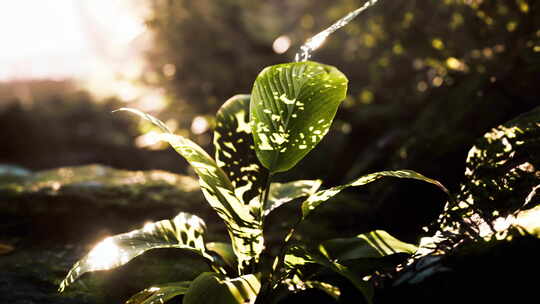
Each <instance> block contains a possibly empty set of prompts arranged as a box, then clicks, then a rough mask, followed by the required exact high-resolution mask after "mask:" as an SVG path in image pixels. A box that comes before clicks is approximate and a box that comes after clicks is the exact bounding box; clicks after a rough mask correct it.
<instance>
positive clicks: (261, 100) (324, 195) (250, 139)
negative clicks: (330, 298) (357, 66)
mask: <svg viewBox="0 0 540 304" xmlns="http://www.w3.org/2000/svg"><path fill="white" fill-rule="evenodd" d="M346 84H347V78H346V77H345V76H344V75H343V74H342V73H341V72H339V71H338V70H337V69H336V68H334V67H330V66H326V65H322V64H319V63H316V62H297V63H289V64H280V65H277V66H271V67H269V68H266V69H264V70H263V71H262V72H261V73H260V75H259V76H258V77H257V79H256V81H255V84H254V87H253V91H252V94H251V97H250V96H249V95H237V96H234V97H232V98H231V99H229V100H228V101H227V102H226V103H225V104H224V105H223V107H222V108H221V110H220V111H219V112H218V114H217V116H216V119H217V127H216V131H215V141H214V143H215V148H216V155H215V158H212V157H211V156H209V155H208V154H207V153H206V152H205V151H204V150H203V149H202V148H200V147H199V146H198V145H197V144H195V143H194V142H192V141H190V140H189V139H187V138H184V137H181V136H177V135H174V134H173V133H171V132H170V131H169V129H168V128H167V126H166V125H165V124H164V123H162V122H161V121H160V120H158V119H157V118H155V117H153V116H150V115H148V114H145V113H142V112H140V111H138V110H135V109H129V108H122V109H120V110H121V111H127V112H131V113H134V114H136V115H138V116H140V117H142V118H144V119H146V120H148V121H150V122H152V123H153V124H155V125H156V126H157V127H158V128H160V129H161V132H162V133H161V134H160V139H161V140H164V141H167V142H168V143H169V144H170V145H171V146H172V147H173V148H174V149H175V150H176V151H177V152H178V153H179V154H180V155H181V156H183V157H184V158H185V159H186V160H187V161H188V163H190V165H191V166H192V167H193V169H194V170H195V172H196V173H197V175H198V176H199V183H200V186H201V189H202V191H203V193H204V196H205V198H206V200H207V201H208V203H209V204H210V206H211V207H212V208H213V209H214V210H215V211H216V212H217V214H218V215H219V216H220V217H221V219H222V220H223V221H224V223H225V225H226V227H227V230H228V232H229V236H230V239H231V244H230V245H227V244H226V243H205V241H204V231H205V224H204V222H203V221H202V220H201V219H200V218H198V217H196V216H194V215H190V214H186V213H180V214H179V215H178V216H177V217H175V218H174V219H173V220H171V221H169V220H164V221H159V222H156V223H153V224H147V225H146V226H145V227H144V228H142V229H139V230H135V231H132V232H129V233H126V234H121V235H117V236H114V237H111V238H107V239H105V240H104V241H102V242H101V243H99V244H98V245H97V246H96V247H95V248H94V249H93V250H92V251H90V253H89V254H88V255H87V256H86V257H84V258H83V259H81V260H80V261H79V262H77V263H76V264H75V265H74V266H73V268H72V269H71V270H70V272H69V273H68V275H67V277H66V279H65V280H64V281H63V282H62V283H61V285H60V290H61V291H62V290H64V289H65V288H66V287H67V286H68V285H70V284H71V283H72V282H73V281H74V280H75V279H77V278H78V277H79V276H80V275H82V274H83V273H85V272H88V271H96V270H105V269H110V268H114V267H118V266H121V265H123V264H125V263H127V262H129V260H130V259H132V258H134V257H135V256H137V255H140V254H142V253H144V252H145V251H147V250H150V249H153V248H163V247H176V248H182V249H187V250H191V251H195V252H198V253H199V254H200V255H201V256H202V258H204V259H205V260H206V261H207V262H208V263H209V264H210V265H211V266H212V269H213V270H214V271H215V272H213V273H202V274H200V275H199V276H198V277H197V278H196V279H195V280H193V281H192V282H191V283H186V282H180V283H178V284H173V283H171V284H167V285H162V286H154V287H150V288H149V289H147V290H145V291H143V292H141V293H139V294H137V295H136V296H134V297H133V298H132V299H131V300H130V301H128V303H132V304H135V303H153V302H156V301H165V300H168V299H170V298H171V297H174V296H175V295H180V294H184V293H185V297H184V303H201V302H204V303H246V302H249V303H254V302H255V301H259V302H261V301H267V300H269V299H270V298H269V297H271V296H272V294H274V293H276V292H277V291H278V290H279V289H280V288H281V287H282V286H284V285H297V286H304V287H305V286H308V287H315V288H321V289H323V290H325V291H326V292H330V293H331V294H333V295H336V294H337V292H335V290H336V289H335V287H332V286H331V285H329V284H328V283H325V282H322V281H320V280H316V273H313V272H306V271H304V270H302V269H303V268H304V266H306V265H307V264H313V263H314V264H317V265H320V266H322V267H324V268H327V269H329V270H331V271H334V272H336V273H338V274H340V275H342V276H344V277H345V278H347V279H348V280H350V281H351V283H352V284H353V285H354V286H355V287H356V288H358V290H360V291H361V292H362V293H363V294H364V296H365V298H366V300H367V301H368V302H370V301H371V298H372V294H373V293H372V286H371V283H370V282H366V281H364V280H363V279H362V277H364V276H367V275H370V274H371V273H372V272H373V271H375V270H376V268H377V267H376V265H378V264H377V262H375V261H376V260H377V259H379V258H384V257H387V256H392V255H394V254H398V253H406V254H412V253H414V252H415V249H416V247H415V246H412V245H409V244H405V243H402V242H400V241H398V240H397V239H395V238H393V237H392V236H390V235H389V234H388V233H386V232H384V231H373V232H369V233H365V234H361V235H358V236H357V237H355V238H352V239H338V240H329V241H327V242H323V243H321V244H319V245H317V244H304V243H301V242H300V243H299V242H296V241H294V237H293V235H294V233H295V229H296V227H297V225H298V224H299V223H301V222H302V220H304V219H305V218H306V217H308V216H309V215H311V211H312V210H314V209H316V208H317V207H318V206H319V205H320V204H322V203H324V202H326V201H328V200H329V199H330V198H332V197H333V196H335V195H336V194H338V193H339V192H340V191H341V190H342V189H344V188H346V187H359V186H363V185H366V184H369V183H371V182H374V181H376V180H378V179H380V178H382V177H397V178H407V179H417V180H422V181H425V182H428V183H431V184H434V185H436V186H438V187H439V188H441V189H442V190H444V191H446V189H445V188H444V187H443V186H442V185H441V184H440V183H438V182H437V181H435V180H432V179H429V178H427V177H425V176H423V175H421V174H419V173H416V172H414V171H411V170H398V171H384V172H378V173H373V174H368V175H365V176H362V177H360V178H357V179H355V180H353V181H352V182H350V183H348V184H345V185H343V186H338V187H334V188H330V189H327V190H321V191H318V192H317V190H318V188H319V187H320V185H321V182H320V181H318V180H313V181H312V180H301V181H293V182H288V183H272V180H271V179H272V177H273V175H274V174H275V173H277V172H282V171H286V170H288V169H290V168H292V167H294V166H295V165H296V164H297V163H298V162H299V161H300V160H301V159H302V158H303V157H304V156H305V155H306V154H307V152H309V151H310V150H311V149H313V148H314V147H315V146H316V145H317V144H318V143H319V142H320V140H321V139H322V138H323V137H324V135H325V134H326V132H327V130H328V128H329V127H330V125H331V123H332V121H333V118H334V115H335V112H336V110H337V107H338V106H339V104H340V102H341V101H342V100H343V98H344V97H345V91H346ZM248 114H249V119H248ZM302 197H304V202H303V203H302V204H301V209H302V216H301V217H300V218H299V219H298V223H297V224H296V225H294V226H293V227H291V229H290V231H289V233H288V234H287V236H286V237H285V239H284V240H283V242H282V244H281V245H282V246H281V250H280V252H279V253H278V255H277V256H274V257H272V256H270V254H263V252H264V250H265V243H264V237H263V227H264V220H265V217H266V216H267V215H268V214H269V213H270V212H272V211H273V210H275V209H276V208H278V207H279V206H281V205H283V204H285V203H288V202H291V201H293V200H295V199H297V198H302ZM305 197H307V198H305ZM265 265H272V266H271V267H266V266H265ZM235 266H236V267H235ZM188 286H189V287H188ZM203 295H204V296H203Z"/></svg>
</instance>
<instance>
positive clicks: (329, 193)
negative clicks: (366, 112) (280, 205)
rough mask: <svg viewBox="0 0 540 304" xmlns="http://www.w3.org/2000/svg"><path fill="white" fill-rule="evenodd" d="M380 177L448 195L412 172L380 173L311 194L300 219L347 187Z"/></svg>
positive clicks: (432, 182)
mask: <svg viewBox="0 0 540 304" xmlns="http://www.w3.org/2000/svg"><path fill="white" fill-rule="evenodd" d="M382 177H397V178H409V179H416V180H421V181H424V182H427V183H430V184H433V185H435V186H437V187H439V188H440V189H441V190H443V191H444V192H445V193H447V194H449V192H448V190H447V189H446V188H445V187H444V186H443V185H442V184H441V183H440V182H438V181H436V180H434V179H431V178H428V177H425V176H423V175H422V174H420V173H418V172H414V171H412V170H397V171H381V172H376V173H371V174H366V175H364V176H362V177H359V178H357V179H355V180H353V181H352V182H350V183H348V184H345V185H340V186H336V187H332V188H330V189H327V190H321V191H319V192H317V193H315V194H313V195H312V196H310V197H309V198H308V199H307V200H306V201H304V202H303V203H302V217H303V218H306V217H307V216H308V215H309V214H310V213H311V211H313V210H314V209H315V208H317V207H318V206H319V205H320V204H322V203H324V202H326V201H327V200H329V199H330V198H332V197H334V196H335V195H337V194H338V193H340V192H341V191H342V190H343V189H345V188H348V187H357V186H363V185H367V184H369V183H371V182H374V181H376V180H378V179H380V178H382Z"/></svg>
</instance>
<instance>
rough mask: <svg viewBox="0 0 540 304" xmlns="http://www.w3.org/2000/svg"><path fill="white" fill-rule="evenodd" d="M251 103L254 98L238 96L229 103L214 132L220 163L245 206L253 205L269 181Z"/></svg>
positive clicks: (226, 104) (217, 118) (226, 103)
mask: <svg viewBox="0 0 540 304" xmlns="http://www.w3.org/2000/svg"><path fill="white" fill-rule="evenodd" d="M249 102H250V95H235V96H233V97H231V98H230V99H229V100H227V101H226V102H225V103H224V104H223V105H222V106H221V108H220V109H219V111H218V112H217V114H216V128H215V130H214V146H215V149H216V154H215V157H216V162H217V164H218V165H219V167H220V168H221V169H223V171H225V173H226V174H227V176H228V177H229V179H230V180H231V183H232V185H233V186H234V189H235V193H236V196H238V198H240V199H241V200H242V201H243V202H244V204H249V203H250V202H251V200H252V199H253V198H256V197H258V196H259V195H260V194H261V192H262V189H263V187H264V186H265V185H266V179H267V177H268V170H267V169H266V168H264V167H263V166H262V165H261V163H260V162H259V159H258V158H257V155H256V154H255V147H254V143H253V136H252V135H251V127H250V125H249Z"/></svg>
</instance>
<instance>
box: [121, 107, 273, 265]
mask: <svg viewBox="0 0 540 304" xmlns="http://www.w3.org/2000/svg"><path fill="white" fill-rule="evenodd" d="M118 111H128V112H131V113H134V114H137V115H138V116H140V117H142V118H144V119H146V120H149V121H151V122H152V123H154V124H156V125H157V126H158V127H160V128H161V129H162V130H163V131H164V132H165V133H162V134H160V137H159V139H160V140H164V141H167V142H168V143H169V144H170V145H171V146H172V147H173V148H174V149H175V150H176V152H178V154H180V155H182V156H183V157H184V158H185V159H186V160H187V161H188V162H189V164H190V165H191V166H192V167H193V169H194V170H195V172H196V173H197V175H198V176H199V184H200V185H201V190H202V192H203V194H204V197H205V198H206V200H207V201H208V203H209V204H210V206H212V208H213V209H214V210H215V211H216V212H217V213H218V215H219V216H220V217H221V218H222V219H223V221H224V222H225V225H226V226H227V230H228V232H229V236H230V237H231V241H232V245H233V249H234V252H235V254H236V256H237V257H238V261H239V263H238V265H239V266H238V267H239V271H240V273H242V272H243V271H244V269H247V268H249V267H250V265H253V264H254V263H256V262H257V261H258V259H259V256H260V254H261V252H262V251H263V249H264V238H263V234H262V219H261V217H260V215H259V214H258V213H257V212H253V211H252V208H250V206H247V205H244V204H243V202H242V200H240V199H239V198H238V197H237V196H236V194H235V189H234V186H233V185H232V183H231V181H230V180H229V178H228V177H227V174H226V173H225V172H224V171H223V170H222V169H221V168H220V167H219V166H218V165H217V164H216V162H215V161H214V159H213V158H212V157H210V156H209V155H208V153H206V151H204V150H203V149H202V148H201V147H200V146H198V145H197V144H196V143H194V142H192V141H191V140H189V139H187V138H184V137H182V136H177V135H174V134H172V133H170V131H169V130H168V129H166V126H165V124H164V123H162V122H161V121H160V120H159V119H157V118H155V117H153V116H151V115H149V114H145V113H143V112H140V111H138V110H135V109H130V108H121V109H119V110H118Z"/></svg>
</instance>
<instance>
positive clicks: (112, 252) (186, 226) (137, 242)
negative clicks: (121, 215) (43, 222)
mask: <svg viewBox="0 0 540 304" xmlns="http://www.w3.org/2000/svg"><path fill="white" fill-rule="evenodd" d="M205 232H206V226H205V224H204V221H203V220H202V219H200V218H199V217H197V216H195V215H192V214H189V213H184V212H181V213H179V214H178V215H177V216H176V217H175V218H174V219H172V220H162V221H159V222H155V223H149V224H146V225H145V226H144V227H143V228H142V229H138V230H133V231H131V232H128V233H123V234H118V235H115V236H112V237H108V238H106V239H104V240H103V241H101V242H100V243H98V244H97V245H96V246H95V247H94V248H93V249H92V250H91V251H90V252H89V253H88V254H87V255H86V256H85V257H83V258H82V259H80V260H79V261H78V262H77V263H75V264H74V265H73V267H72V268H71V269H70V270H69V272H68V274H67V276H66V278H65V279H64V280H63V281H62V282H61V283H60V288H59V291H60V292H62V291H64V289H65V288H66V287H67V286H68V285H70V284H71V283H73V282H74V281H75V280H76V279H77V278H79V277H80V276H81V275H83V274H84V273H86V272H90V271H98V270H108V269H112V268H116V267H119V266H122V265H124V264H126V263H127V262H129V261H131V260H132V259H133V258H135V257H137V256H139V255H141V254H143V253H144V252H146V251H148V250H150V249H154V248H181V249H188V250H191V251H194V252H197V253H199V254H201V255H202V256H203V257H205V258H207V259H209V260H212V257H211V256H209V255H208V254H206V252H205V246H204V234H205Z"/></svg>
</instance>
